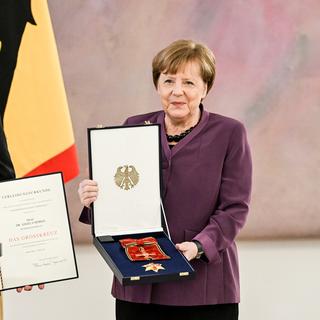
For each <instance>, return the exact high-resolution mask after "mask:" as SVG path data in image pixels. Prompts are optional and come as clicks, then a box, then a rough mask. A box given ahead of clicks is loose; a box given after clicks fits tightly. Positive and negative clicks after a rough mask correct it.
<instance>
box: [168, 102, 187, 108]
mask: <svg viewBox="0 0 320 320" xmlns="http://www.w3.org/2000/svg"><path fill="white" fill-rule="evenodd" d="M170 104H172V105H174V106H175V107H182V106H184V105H185V104H186V103H185V102H181V101H172V102H170Z"/></svg>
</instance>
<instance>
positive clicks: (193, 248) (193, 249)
mask: <svg viewBox="0 0 320 320" xmlns="http://www.w3.org/2000/svg"><path fill="white" fill-rule="evenodd" d="M176 248H177V249H178V250H179V251H181V252H182V254H183V255H184V256H185V257H186V258H187V260H188V261H190V260H192V259H194V258H195V257H196V256H197V254H198V248H197V245H196V244H195V243H194V242H192V241H186V242H181V243H177V244H176Z"/></svg>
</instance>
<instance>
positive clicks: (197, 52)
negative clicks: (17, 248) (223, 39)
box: [152, 40, 216, 93]
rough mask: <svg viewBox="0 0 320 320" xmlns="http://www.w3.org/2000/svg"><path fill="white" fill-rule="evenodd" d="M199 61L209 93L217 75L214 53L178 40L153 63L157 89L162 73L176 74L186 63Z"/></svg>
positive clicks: (199, 44) (201, 46)
mask: <svg viewBox="0 0 320 320" xmlns="http://www.w3.org/2000/svg"><path fill="white" fill-rule="evenodd" d="M192 61H197V62H198V63H199V65H200V75H201V78H202V80H203V82H204V83H206V84H207V93H208V92H209V90H210V89H211V88H212V85H213V82H214V79H215V75H216V61H215V57H214V54H213V52H212V51H211V50H210V49H209V48H208V47H207V46H205V45H203V44H201V43H196V42H194V41H192V40H177V41H174V42H172V43H171V44H170V45H169V46H167V47H166V48H164V49H163V50H161V51H160V52H159V53H158V54H157V55H156V56H155V57H154V58H153V61H152V76H153V83H154V85H155V87H156V88H157V86H158V80H159V77H160V74H161V73H170V74H176V73H177V71H178V70H179V69H180V68H182V67H183V66H184V65H185V64H186V63H188V62H192Z"/></svg>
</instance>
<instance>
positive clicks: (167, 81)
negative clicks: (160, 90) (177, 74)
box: [164, 79, 173, 84]
mask: <svg viewBox="0 0 320 320" xmlns="http://www.w3.org/2000/svg"><path fill="white" fill-rule="evenodd" d="M164 83H168V84H170V83H173V80H171V79H166V80H164Z"/></svg>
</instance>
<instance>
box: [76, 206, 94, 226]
mask: <svg viewBox="0 0 320 320" xmlns="http://www.w3.org/2000/svg"><path fill="white" fill-rule="evenodd" d="M79 221H80V222H82V223H85V224H92V211H91V208H87V207H83V209H82V211H81V214H80V217H79Z"/></svg>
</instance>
